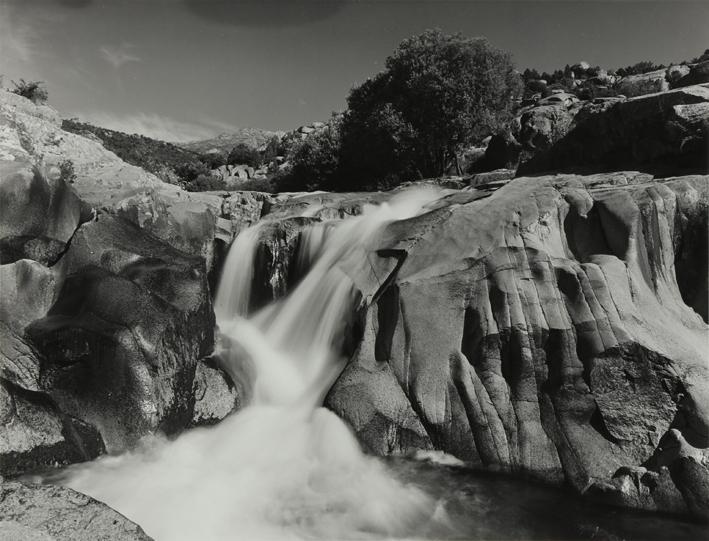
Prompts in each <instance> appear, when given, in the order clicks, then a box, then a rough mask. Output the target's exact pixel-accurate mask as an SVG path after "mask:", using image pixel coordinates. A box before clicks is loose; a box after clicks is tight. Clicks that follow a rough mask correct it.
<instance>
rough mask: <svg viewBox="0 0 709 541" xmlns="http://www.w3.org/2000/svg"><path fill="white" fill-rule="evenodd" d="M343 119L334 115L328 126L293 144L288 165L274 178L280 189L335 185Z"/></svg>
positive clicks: (322, 187)
mask: <svg viewBox="0 0 709 541" xmlns="http://www.w3.org/2000/svg"><path fill="white" fill-rule="evenodd" d="M341 124H342V119H341V117H339V116H336V115H333V117H332V118H331V119H330V121H329V122H328V124H327V126H326V127H325V128H324V129H323V130H320V131H317V132H315V133H312V134H310V135H309V136H308V137H306V138H305V139H304V140H302V141H298V142H296V143H294V144H293V147H292V148H291V151H290V156H289V159H288V161H289V162H290V164H291V169H290V171H289V172H288V173H286V174H284V175H281V176H279V177H278V178H277V179H275V181H274V182H275V185H276V186H277V188H278V190H280V191H290V192H296V191H303V190H317V189H329V188H334V187H335V186H336V179H337V177H338V174H339V172H340V171H339V166H340V143H341V139H340V132H341Z"/></svg>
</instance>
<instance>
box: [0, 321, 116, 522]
mask: <svg viewBox="0 0 709 541" xmlns="http://www.w3.org/2000/svg"><path fill="white" fill-rule="evenodd" d="M102 452H104V445H103V441H102V440H101V436H100V435H99V433H98V431H97V430H96V429H95V428H94V427H92V426H90V425H88V424H86V423H84V422H82V421H80V420H79V419H77V418H74V417H71V416H69V415H67V414H65V413H63V412H62V411H60V409H59V408H58V407H57V405H56V404H55V403H54V401H53V400H52V399H51V398H50V397H49V396H48V395H47V394H46V393H45V392H44V391H43V389H42V387H41V384H40V359H39V355H38V354H37V352H36V351H35V349H34V348H33V347H32V346H31V345H30V344H28V343H27V342H26V341H25V340H23V339H22V337H21V336H19V335H18V334H16V333H15V332H14V331H12V330H11V329H10V328H9V327H7V326H6V325H5V324H4V323H2V322H0V477H1V476H3V475H17V474H19V473H23V472H25V471H27V470H32V469H37V468H43V467H49V466H56V465H60V464H71V463H73V462H82V461H85V460H90V459H92V458H95V457H96V456H98V455H99V454H101V453H102ZM0 516H2V515H1V514H0Z"/></svg>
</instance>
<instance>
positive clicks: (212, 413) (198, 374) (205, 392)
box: [190, 361, 243, 426]
mask: <svg viewBox="0 0 709 541" xmlns="http://www.w3.org/2000/svg"><path fill="white" fill-rule="evenodd" d="M192 393H193V395H194V409H193V410H192V421H191V423H190V424H191V426H209V425H213V424H216V423H218V422H219V421H221V420H222V419H224V418H225V417H226V416H227V415H229V414H230V413H232V412H233V411H235V410H237V409H238V408H239V406H240V404H241V400H242V398H243V397H242V396H241V395H240V393H239V391H238V389H237V387H236V385H235V383H234V382H233V381H232V380H231V378H230V377H229V376H228V375H227V374H226V373H225V372H223V371H222V370H220V369H219V367H218V366H215V365H214V364H212V363H208V362H206V361H205V362H199V363H197V369H196V371H195V377H194V383H193V390H192Z"/></svg>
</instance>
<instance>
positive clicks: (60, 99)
mask: <svg viewBox="0 0 709 541" xmlns="http://www.w3.org/2000/svg"><path fill="white" fill-rule="evenodd" d="M434 27H437V28H441V29H442V30H443V31H445V32H449V33H454V32H462V33H463V34H465V35H467V36H471V37H474V36H485V37H487V38H488V39H489V40H490V42H491V43H492V44H493V45H494V46H496V47H498V48H501V49H505V50H507V51H509V52H510V53H512V55H513V58H514V61H515V63H516V65H517V66H518V68H519V69H520V70H523V69H524V68H527V67H533V68H537V69H539V70H540V71H542V70H547V71H551V70H554V69H556V68H560V67H563V66H564V65H566V64H574V63H576V62H579V61H582V60H585V61H587V62H589V63H591V64H592V65H600V66H602V67H606V68H617V67H622V66H627V65H630V64H634V63H636V62H639V61H641V60H653V61H655V62H659V63H669V62H673V61H681V60H684V59H690V58H693V57H696V56H699V55H700V54H701V53H702V52H704V50H705V49H707V48H709V0H705V1H700V2H686V1H681V0H664V1H656V2H650V1H623V0H613V1H597V0H596V1H570V0H567V1H556V2H553V1H535V0H527V1H516V2H513V1H501V0H497V1H495V2H483V1H472V0H467V1H464V0H458V1H450V0H418V1H411V0H369V1H367V0H357V1H355V0H352V1H348V0H258V1H255V0H0V74H4V76H5V77H4V81H5V86H11V85H10V80H17V79H18V78H20V77H22V78H24V79H28V80H43V81H45V82H46V84H47V88H48V90H49V100H50V104H51V105H52V106H53V107H55V108H56V109H58V110H59V111H60V113H61V114H62V115H63V116H64V117H65V118H70V117H78V118H80V119H83V120H87V121H91V122H93V123H95V124H98V125H102V126H104V127H108V128H113V129H118V130H121V131H125V132H129V133H142V134H144V135H148V136H152V137H157V138H160V139H163V140H167V141H187V140H193V139H202V138H207V137H210V136H213V135H216V134H218V133H222V132H228V131H231V130H233V129H235V128H236V127H255V128H263V129H270V130H290V129H294V128H296V127H298V126H300V125H303V124H309V123H311V122H313V121H316V120H324V119H327V118H328V117H329V116H330V113H331V112H332V111H339V110H342V109H344V107H345V100H346V97H347V93H348V92H349V90H350V89H351V88H352V87H353V86H354V85H357V84H359V83H361V82H362V81H364V80H366V79H367V77H369V76H371V75H373V74H375V73H377V72H378V71H380V70H381V69H382V67H383V64H384V60H385V59H386V57H387V56H388V55H389V54H390V53H391V52H392V51H393V50H394V49H395V47H396V46H397V44H398V43H399V42H400V41H401V40H402V39H404V38H406V37H408V36H411V35H413V34H417V33H420V32H422V31H423V30H425V29H426V28H434Z"/></svg>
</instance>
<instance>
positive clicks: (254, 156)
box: [226, 143, 262, 167]
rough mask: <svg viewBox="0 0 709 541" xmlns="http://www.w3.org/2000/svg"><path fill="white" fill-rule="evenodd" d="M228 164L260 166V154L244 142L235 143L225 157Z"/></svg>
mask: <svg viewBox="0 0 709 541" xmlns="http://www.w3.org/2000/svg"><path fill="white" fill-rule="evenodd" d="M226 163H227V164H228V165H248V166H250V167H260V166H261V163H262V162H261V154H260V153H259V151H258V150H256V149H255V148H251V147H250V146H248V145H247V144H245V143H239V144H238V145H236V146H235V147H234V148H233V149H232V151H231V152H230V153H229V156H228V157H227V159H226Z"/></svg>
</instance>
